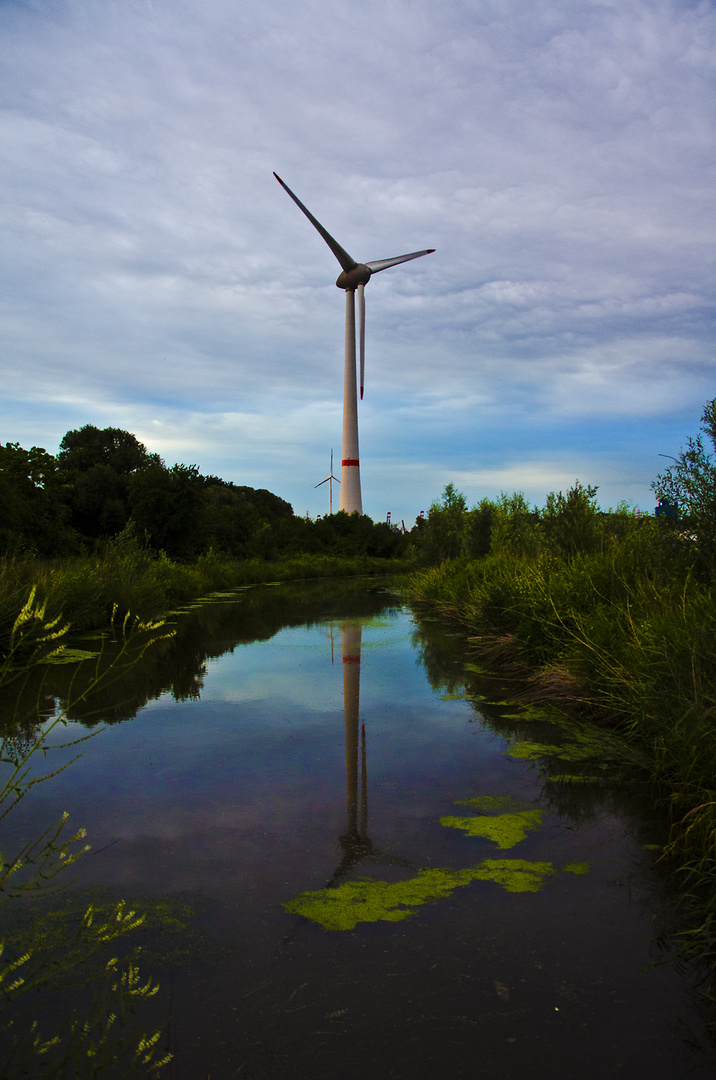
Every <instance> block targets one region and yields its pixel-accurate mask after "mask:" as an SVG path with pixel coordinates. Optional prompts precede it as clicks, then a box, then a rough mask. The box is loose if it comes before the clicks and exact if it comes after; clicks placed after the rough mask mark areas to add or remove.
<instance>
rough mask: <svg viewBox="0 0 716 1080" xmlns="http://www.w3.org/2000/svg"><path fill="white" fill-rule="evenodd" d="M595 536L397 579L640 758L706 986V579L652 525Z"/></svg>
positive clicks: (712, 953)
mask: <svg viewBox="0 0 716 1080" xmlns="http://www.w3.org/2000/svg"><path fill="white" fill-rule="evenodd" d="M595 546H596V545H595ZM601 547H602V549H601V550H597V551H592V552H591V553H577V554H572V555H568V554H567V553H559V552H556V553H555V552H554V551H550V552H547V551H545V550H544V549H542V550H538V551H537V552H534V551H533V552H532V553H531V554H523V555H521V556H516V555H515V554H513V553H512V552H510V551H509V550H508V551H506V552H497V553H493V554H490V555H488V556H486V557H484V558H482V559H476V560H470V559H466V558H464V559H457V560H452V561H446V562H444V563H442V564H441V565H439V566H434V567H430V568H428V569H425V570H423V571H420V572H418V573H416V574H414V575H413V576H412V577H411V579H410V586H409V591H410V594H411V595H412V597H413V599H414V600H416V601H418V602H420V603H422V604H425V605H427V606H429V608H430V609H431V610H432V611H435V612H438V613H441V614H442V615H444V616H445V617H447V618H451V619H453V620H456V621H458V622H459V623H460V624H461V625H462V626H463V628H464V630H465V633H466V634H467V635H468V636H469V637H470V638H471V639H472V640H473V643H474V645H475V648H476V649H478V650H479V651H481V652H482V653H483V655H485V656H489V657H492V659H496V660H498V661H501V662H502V663H504V662H509V664H510V665H511V668H512V670H513V671H516V672H520V673H521V674H522V675H524V677H525V679H526V684H525V685H526V687H529V690H528V691H526V693H532V694H534V695H535V696H536V697H540V698H542V699H543V700H544V699H547V700H549V699H550V698H552V700H558V701H559V703H560V706H561V707H562V708H565V709H567V711H571V713H572V715H574V717H575V719H582V718H588V719H589V720H591V721H595V722H597V723H601V724H602V725H604V726H605V728H606V727H608V728H609V731H610V737H611V735H612V734H616V735H617V736H618V737H619V739H621V740H622V741H623V742H624V743H625V744H628V746H629V747H631V748H632V749H635V750H638V751H639V758H640V760H642V761H648V762H649V775H650V778H651V782H652V784H653V788H654V793H655V798H656V799H657V800H658V802H659V803H661V804H662V805H666V806H668V808H669V810H670V814H671V836H670V842H669V844H668V845H667V846H666V848H665V851H664V856H663V864H664V865H666V866H667V867H668V869H669V871H670V874H671V877H672V880H673V881H674V882H675V883H676V886H677V889H678V895H679V897H680V901H681V903H682V905H683V907H684V909H685V910H686V911H688V914H689V929H687V930H686V931H684V934H683V942H684V946H685V948H687V950H688V951H689V953H690V954H691V955H692V956H694V957H695V958H698V959H699V960H703V961H706V962H707V965H708V967H709V969H710V972H711V975H710V981H709V986H710V987H711V986H713V987H714V988H715V989H716V982H713V978H714V976H715V975H716V916H715V915H714V911H716V605H715V601H716V595H715V589H714V585H713V584H711V583H710V582H709V581H706V580H704V579H703V578H699V577H698V576H696V575H695V574H694V573H691V572H689V571H688V569H687V568H686V566H685V563H684V562H683V560H682V559H681V557H680V556H679V557H677V558H676V559H673V558H671V557H670V556H669V554H668V552H667V553H666V554H665V552H664V547H663V545H662V544H661V539H660V536H659V534H658V530H655V529H654V528H653V527H652V525H651V524H649V525H648V526H647V528H646V529H644V530H642V531H641V535H639V531H638V530H627V531H626V532H625V534H624V536H623V537H621V538H612V539H611V540H610V542H609V543H608V544H606V545H602V546H601Z"/></svg>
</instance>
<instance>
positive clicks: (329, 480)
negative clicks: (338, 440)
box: [315, 450, 340, 517]
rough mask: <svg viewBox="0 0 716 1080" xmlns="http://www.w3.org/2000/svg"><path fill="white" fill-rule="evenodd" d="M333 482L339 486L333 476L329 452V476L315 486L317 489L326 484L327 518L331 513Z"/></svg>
mask: <svg viewBox="0 0 716 1080" xmlns="http://www.w3.org/2000/svg"><path fill="white" fill-rule="evenodd" d="M334 480H335V482H336V483H337V484H340V480H339V479H338V477H337V476H334V475H333V451H332V450H331V471H330V472H329V474H328V476H327V477H326V479H325V480H321V483H320V484H316V485H315V486H316V487H317V488H319V487H321V486H322V485H323V484H328V516H329V517H330V516H331V514H332V513H333V481H334Z"/></svg>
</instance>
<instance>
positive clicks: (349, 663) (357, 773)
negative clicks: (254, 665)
mask: <svg viewBox="0 0 716 1080" xmlns="http://www.w3.org/2000/svg"><path fill="white" fill-rule="evenodd" d="M361 633H362V627H361V623H360V622H359V621H358V620H355V621H348V620H346V621H345V622H342V623H341V648H342V652H343V712H344V717H345V729H346V818H347V821H346V832H345V834H344V835H343V836H341V838H340V844H341V848H342V849H343V858H342V859H341V863H340V866H339V867H338V869H337V870H336V872H335V873H334V875H333V877H332V878H331V880H330V881H329V882H328V884H329V885H331V884H336V883H337V882H338V880H339V879H340V878H342V877H345V876H346V875H347V874H348V873H349V871H350V870H351V869H352V867H353V866H355V865H356V863H359V862H362V861H363V860H364V859H368V860H369V861H370V862H376V863H383V864H387V865H389V866H410V865H411V864H410V863H409V862H408V861H407V860H406V859H401V858H400V857H399V856H396V855H390V854H388V853H386V852H382V851H379V850H378V849H377V848H374V847H373V844H372V842H371V840H370V839H369V838H368V763H367V758H366V737H365V724H361V722H360V718H359V712H360V647H361ZM359 814H360V821H359Z"/></svg>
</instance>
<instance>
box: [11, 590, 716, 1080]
mask: <svg viewBox="0 0 716 1080" xmlns="http://www.w3.org/2000/svg"><path fill="white" fill-rule="evenodd" d="M469 659H470V657H469V655H467V654H465V652H464V643H463V642H462V640H461V639H460V638H458V637H450V636H448V635H447V634H446V633H445V631H444V628H442V627H441V626H440V625H439V624H437V623H435V622H426V623H423V624H422V626H421V625H420V624H419V623H418V622H417V621H416V617H415V616H414V615H413V614H412V613H411V612H410V610H409V609H408V608H406V607H404V606H403V605H402V603H401V602H400V600H399V599H398V598H397V597H396V596H394V595H392V594H391V593H390V592H388V591H386V590H384V589H381V588H379V587H377V586H375V585H373V586H371V585H365V584H360V585H355V584H354V585H352V586H350V587H347V586H345V585H325V584H319V585H315V586H305V587H299V586H282V587H259V588H254V589H251V590H246V591H244V592H242V593H240V594H238V598H237V599H236V600H235V601H233V602H223V601H220V600H216V601H214V602H213V603H211V604H209V605H207V606H204V607H201V608H196V609H194V610H193V611H192V612H190V613H189V614H187V615H185V616H181V617H180V618H178V619H177V636H176V637H175V638H174V639H172V640H171V641H165V642H161V643H160V644H159V645H157V646H156V647H155V648H154V650H153V651H152V652H151V653H150V654H148V656H147V657H146V659H145V661H143V663H142V665H141V667H139V668H137V669H135V671H134V672H133V673H132V674H131V675H127V676H126V677H125V678H124V679H123V680H121V681H120V682H119V683H118V684H116V685H115V686H114V687H113V688H111V689H108V690H105V691H104V692H102V693H100V694H96V695H94V696H90V699H89V701H88V703H86V704H84V705H82V706H81V707H80V708H78V709H75V710H74V712H73V715H74V717H75V722H74V723H73V724H72V725H70V728H71V731H72V732H73V733H74V734H77V733H79V734H82V733H85V732H86V729H87V726H88V725H89V726H92V725H95V724H97V722H98V721H100V720H108V721H110V723H109V725H108V726H107V727H106V728H105V729H104V730H103V731H101V732H100V733H99V734H98V735H97V736H96V737H95V738H93V739H91V740H90V741H89V742H88V743H86V744H85V745H84V753H83V756H82V758H81V760H79V761H78V762H76V763H75V764H74V765H72V766H71V767H70V768H69V769H68V770H66V771H65V772H64V773H62V774H61V775H60V776H58V777H56V778H55V779H53V780H52V781H51V782H50V783H48V784H46V785H43V786H41V787H39V788H37V789H36V790H35V791H34V792H33V797H32V800H31V799H30V798H28V799H27V800H26V805H24V806H21V807H20V808H19V809H18V811H17V812H16V813H15V815H14V818H15V820H14V821H12V823H11V824H8V828H9V829H10V830H11V832H12V831H13V830H14V831H15V833H16V834H17V835H18V836H19V835H21V834H23V833H27V830H32V829H36V828H37V827H38V826H39V824H41V823H45V824H46V823H47V822H49V821H50V820H54V819H55V818H56V817H57V816H58V812H59V811H61V810H67V811H69V813H70V820H71V823H73V824H74V825H80V824H84V825H85V826H86V827H87V830H88V834H89V839H90V841H91V843H92V849H93V853H92V854H90V855H89V856H87V857H85V858H84V860H83V861H82V862H81V864H79V870H78V874H77V885H76V886H75V888H76V890H78V891H81V890H86V889H89V888H92V887H94V886H97V885H100V886H102V887H104V888H105V889H107V890H109V893H110V895H112V896H127V897H131V898H144V899H145V901H149V902H151V903H153V902H155V901H156V900H157V899H158V898H169V899H171V900H174V901H175V900H176V899H177V898H179V899H181V900H182V902H183V901H186V902H187V903H188V904H190V905H191V907H192V909H193V910H194V912H195V915H194V917H193V919H192V920H191V932H192V934H195V933H196V932H200V933H201V935H202V936H201V938H198V937H192V938H191V942H195V944H191V942H190V944H189V945H188V946H187V947H186V948H185V949H184V951H183V952H181V948H180V952H181V959H180V960H179V961H178V962H177V960H176V955H175V953H176V947H177V946H176V942H174V940H173V939H172V940H171V941H169V939H168V938H167V939H166V942H165V938H164V937H161V936H156V940H153V941H152V942H151V943H150V944H151V948H149V950H148V953H147V960H146V964H149V966H150V968H151V972H152V973H153V974H155V975H156V976H157V977H158V978H159V980H160V982H161V984H162V991H161V994H160V996H159V998H158V999H155V1001H154V1002H153V1004H152V1005H151V1009H152V1019H154V1020H155V1021H156V1022H157V1023H162V1024H164V1025H165V1026H167V1025H168V1030H169V1039H170V1045H171V1049H172V1051H173V1053H174V1055H175V1056H174V1060H173V1062H172V1063H171V1065H170V1066H169V1067H168V1068H167V1070H166V1072H165V1074H164V1075H166V1076H168V1077H172V1078H178V1080H207V1078H211V1080H232V1078H234V1077H237V1078H241V1080H245V1078H248V1077H254V1078H261V1080H263V1078H266V1080H268V1078H275V1080H304V1078H305V1080H309V1078H310V1080H321V1078H326V1080H328V1078H334V1077H342V1078H345V1080H353V1078H356V1080H357V1078H359V1077H360V1078H363V1077H371V1078H375V1080H387V1078H393V1077H395V1078H403V1077H405V1078H411V1080H412V1078H415V1080H432V1078H437V1077H455V1078H463V1077H465V1078H467V1077H470V1078H472V1077H483V1076H484V1077H486V1078H488V1077H489V1078H500V1080H502V1078H512V1077H518V1076H519V1077H522V1076H523V1075H529V1076H530V1077H531V1078H533V1080H553V1078H555V1077H556V1078H571V1077H575V1078H577V1077H579V1078H584V1080H592V1078H593V1080H603V1078H605V1077H621V1076H630V1077H634V1076H639V1077H641V1076H645V1077H647V1076H648V1077H650V1078H652V1080H661V1078H663V1080H674V1078H681V1077H707V1076H708V1077H710V1076H713V1075H715V1073H716V1057H715V1056H714V1053H713V1049H712V1048H711V1046H710V1044H709V1042H708V1040H707V1038H706V1035H705V1029H704V1025H703V1023H702V1019H701V1018H700V1015H699V1013H698V1011H697V1008H696V1006H695V1004H694V1001H693V999H692V997H691V995H690V990H689V980H688V977H687V973H685V972H683V971H682V970H681V969H680V968H679V966H678V964H676V963H674V962H673V956H672V954H671V953H670V952H669V951H668V949H667V947H666V946H665V945H664V944H663V940H662V932H663V928H664V926H665V925H666V920H667V919H668V915H669V910H668V901H667V899H666V897H665V894H664V889H663V885H662V884H661V883H660V880H659V877H658V872H657V868H656V866H655V860H656V854H655V852H654V851H653V850H652V849H651V848H650V847H649V846H648V845H650V844H653V843H655V842H657V843H658V841H659V840H660V839H661V838H662V837H661V835H660V827H659V824H658V822H654V821H653V820H651V819H650V817H649V814H648V810H647V807H648V801H647V800H645V799H644V797H643V793H642V792H640V790H639V788H638V785H637V786H636V787H634V786H633V785H632V786H629V787H627V786H624V785H621V786H614V785H611V784H609V783H607V784H604V783H601V784H600V785H594V784H579V785H577V784H573V783H572V784H569V785H567V784H564V783H555V782H550V781H549V780H548V779H547V778H548V776H550V775H552V774H553V773H554V772H555V769H556V770H557V772H559V771H560V768H559V767H558V766H557V764H556V763H555V762H554V761H553V762H549V761H547V763H546V764H545V763H544V762H543V761H541V760H539V759H537V760H521V759H520V758H518V757H515V756H514V755H511V754H510V753H509V752H508V751H509V749H510V748H513V749H514V741H515V739H517V740H518V741H519V740H521V739H525V738H530V739H533V740H534V739H535V738H537V740H538V741H542V742H544V741H550V740H554V739H555V738H556V739H559V734H558V733H555V729H550V728H547V727H545V726H544V725H538V726H537V728H535V725H534V724H532V726H531V727H530V725H523V726H520V724H519V723H518V722H517V721H514V720H509V719H508V720H505V719H503V717H504V715H505V714H506V713H507V714H510V712H511V711H512V712H513V711H514V709H512V710H511V709H510V708H509V707H496V706H491V705H487V704H484V703H480V701H479V700H478V699H479V696H480V695H481V694H482V695H484V696H485V697H487V698H491V697H492V698H500V697H501V696H502V694H503V693H504V688H501V687H500V686H499V685H497V684H496V683H495V681H494V680H490V679H485V678H482V677H481V676H479V675H476V674H475V673H473V672H470V671H469V670H466V669H465V666H464V665H465V662H466V661H469ZM69 679H70V671H69V669H66V668H56V669H54V670H53V671H52V672H51V673H50V676H49V677H48V679H47V681H46V683H45V690H44V692H45V695H46V698H47V702H46V704H47V705H48V707H49V705H50V704H51V700H52V699H53V698H58V699H62V697H63V695H64V694H66V693H67V692H68V686H69ZM76 687H77V684H75V689H76ZM570 769H572V766H570ZM561 771H562V772H564V766H563V765H562V766H561ZM572 771H574V769H572ZM616 771H617V768H616V766H615V774H616ZM497 797H499V799H501V800H502V801H501V802H492V803H489V802H485V801H484V800H485V799H486V798H491V799H493V800H494V799H495V798H497ZM463 800H483V801H482V802H479V801H478V802H473V803H472V804H469V803H468V804H466V803H465V802H463ZM505 813H510V814H511V815H512V817H511V819H510V820H511V821H512V824H513V826H514V825H516V827H517V839H516V840H515V836H514V835H513V836H512V837H511V841H514V843H512V846H504V847H500V846H498V841H502V842H504V843H505V844H507V843H509V842H510V838H508V839H507V840H505V839H504V837H503V835H502V834H501V833H500V834H497V833H496V834H495V836H496V837H497V838H490V836H489V835H479V834H478V835H470V833H469V832H467V831H466V829H465V828H464V827H462V828H461V827H458V826H457V824H456V822H455V819H456V818H459V819H468V825H469V821H470V820H472V819H475V818H478V817H480V818H481V819H482V825H483V826H484V825H485V820H486V819H489V821H492V819H494V820H497V818H498V816H499V815H500V814H502V815H503V816H502V818H501V819H500V821H501V825H504V824H505V823H508V824H509V822H508V819H507V818H505V817H504V814H505ZM441 819H442V823H441ZM449 819H453V821H452V823H451V822H450V820H449ZM487 827H488V830H489V823H488V826H487ZM520 829H522V833H521V834H520ZM520 835H521V838H520ZM435 870H439V871H441V872H442V873H441V874H438V875H435V874H434V873H433V874H432V875H431V874H429V873H426V872H428V871H435ZM461 872H462V873H461ZM471 875H472V876H471ZM360 879H364V880H366V879H367V881H368V882H370V883H371V884H370V885H369V886H368V891H367V892H366V894H365V896H366V898H367V899H366V900H365V902H364V903H362V905H361V904H358V903H357V902H356V901H355V900H353V901H352V902H349V901H345V902H343V903H342V904H341V903H337V902H336V903H334V902H333V898H335V897H339V898H344V897H345V895H346V888H347V887H348V886H349V885H350V883H351V882H356V881H358V880H360ZM376 882H384V883H387V884H390V885H395V886H396V887H400V885H401V883H403V884H404V883H406V882H408V883H413V884H412V885H410V886H409V887H408V892H407V893H406V892H403V893H390V891H389V890H387V889H386V888H385V887H383V888H381V887H380V886H378V887H376V885H375V883H376ZM436 883H437V884H436ZM438 886H442V891H441V889H440V888H439V887H438ZM370 889H372V890H373V891H372V892H371V891H370ZM431 890H432V892H431ZM309 893H318V894H319V895H318V897H306V894H309ZM438 894H439V895H438ZM406 896H407V897H408V899H407V900H406ZM396 897H397V899H396ZM401 897H402V903H401V899H400V898H401ZM376 898H377V900H376ZM391 903H392V904H393V906H392V907H391V906H389V905H390V904H391ZM316 904H318V907H317V906H316ZM321 904H322V905H323V906H321ZM287 905H288V906H287ZM312 905H313V906H312ZM331 905H333V906H331ZM317 912H318V914H319V915H320V914H321V913H323V918H324V921H325V920H326V919H328V920H329V921H330V919H334V920H337V921H338V922H341V920H343V923H344V924H346V923H347V924H350V923H351V920H352V921H353V923H354V925H352V926H350V925H349V926H348V928H345V929H332V928H326V927H325V926H324V925H321V923H320V922H319V921H316V913H317ZM326 912H328V914H327V915H326ZM406 912H407V913H408V914H407V917H404V918H402V917H400V916H403V915H405V914H406ZM381 914H382V916H385V915H386V914H388V915H389V916H390V918H391V919H395V918H396V916H398V917H400V918H399V921H386V918H385V917H379V916H380V915H381ZM361 916H363V917H371V918H374V919H375V921H364V920H363V918H361ZM356 919H357V920H358V921H355V920H356ZM180 936H181V935H180ZM182 948H183V946H182Z"/></svg>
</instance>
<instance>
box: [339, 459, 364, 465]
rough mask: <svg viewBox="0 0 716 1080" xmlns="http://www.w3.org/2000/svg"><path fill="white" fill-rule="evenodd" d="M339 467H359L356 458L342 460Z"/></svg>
mask: <svg viewBox="0 0 716 1080" xmlns="http://www.w3.org/2000/svg"><path fill="white" fill-rule="evenodd" d="M341 465H360V462H359V460H358V458H352V457H349V458H343V460H342V461H341Z"/></svg>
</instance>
